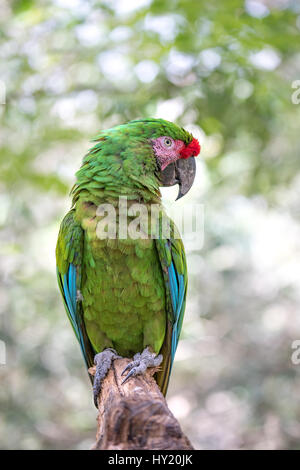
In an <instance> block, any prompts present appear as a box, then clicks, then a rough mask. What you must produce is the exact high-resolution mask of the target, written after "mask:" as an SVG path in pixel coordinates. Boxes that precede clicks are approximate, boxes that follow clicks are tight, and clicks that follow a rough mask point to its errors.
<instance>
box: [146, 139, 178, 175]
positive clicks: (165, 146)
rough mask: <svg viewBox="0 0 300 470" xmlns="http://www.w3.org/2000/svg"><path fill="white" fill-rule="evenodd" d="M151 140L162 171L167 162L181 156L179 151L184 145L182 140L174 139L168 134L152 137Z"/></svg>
mask: <svg viewBox="0 0 300 470" xmlns="http://www.w3.org/2000/svg"><path fill="white" fill-rule="evenodd" d="M151 142H152V147H153V150H154V153H155V155H156V158H157V160H158V161H159V163H160V167H161V170H162V171H163V170H164V169H165V168H166V167H167V166H168V165H169V163H172V162H175V161H176V160H178V159H179V158H181V155H180V153H181V151H182V150H183V148H184V147H185V145H184V143H183V142H182V140H174V139H172V138H171V137H168V136H162V137H158V138H157V139H153V140H152V141H151Z"/></svg>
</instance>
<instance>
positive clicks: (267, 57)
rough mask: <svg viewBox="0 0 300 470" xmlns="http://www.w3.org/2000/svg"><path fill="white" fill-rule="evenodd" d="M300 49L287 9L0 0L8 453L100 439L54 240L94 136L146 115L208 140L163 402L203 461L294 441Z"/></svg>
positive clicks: (299, 369) (3, 389) (299, 283)
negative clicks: (205, 455) (179, 330)
mask: <svg viewBox="0 0 300 470" xmlns="http://www.w3.org/2000/svg"><path fill="white" fill-rule="evenodd" d="M299 46H300V3H299V1H296V0H294V1H293V0H255V1H254V0H247V1H242V0H227V1H226V2H221V1H216V0H210V1H202V0H197V1H195V0H152V1H151V0H130V1H129V0H115V1H112V0H106V1H96V0H90V1H88V0H53V1H48V0H40V1H33V0H14V1H8V0H0V80H1V84H2V85H1V86H2V88H1V89H2V99H1V101H2V104H1V105H0V123H1V124H0V180H1V182H0V191H1V194H0V226H1V233H0V241H1V242H0V256H1V259H0V276H1V283H0V340H1V347H2V353H3V348H4V344H5V347H6V364H5V365H0V380H1V385H0V448H2V449H87V448H89V447H90V445H91V444H92V443H93V440H94V436H95V429H96V422H95V418H96V412H95V409H94V406H93V403H92V397H91V391H90V384H89V380H88V377H87V374H86V371H85V369H84V364H83V360H82V358H81V354H80V350H79V346H78V345H77V343H76V341H75V337H74V335H73V331H72V329H71V327H70V325H69V323H68V319H67V317H66V314H65V312H64V309H63V305H62V302H61V299H60V296H59V292H58V288H57V286H56V277H55V258H54V250H55V244H56V237H57V233H58V228H59V223H60V220H61V218H62V216H63V214H64V213H65V212H66V211H67V210H68V208H69V206H70V199H69V197H68V191H69V189H70V187H71V186H72V184H73V182H74V173H75V171H76V170H77V169H78V167H79V165H80V162H81V159H82V157H83V155H84V154H85V153H86V151H87V150H88V148H89V146H90V144H89V141H90V139H91V138H92V137H93V136H94V135H95V134H97V133H98V131H99V130H101V129H105V128H107V127H111V126H113V125H115V124H119V123H122V122H126V121H128V120H130V119H134V118H137V117H149V116H155V117H162V118H166V119H169V120H171V121H175V122H177V123H179V124H180V125H183V126H185V127H186V128H187V129H189V130H191V131H192V132H193V133H194V135H195V136H196V137H198V138H199V140H200V142H201V145H202V152H201V156H200V157H199V158H198V161H197V179H196V184H195V185H194V187H193V189H192V190H191V191H190V193H189V195H188V196H186V198H184V199H185V201H183V200H182V201H180V202H178V204H190V203H197V204H202V205H203V208H204V239H203V237H202V234H199V236H198V237H197V236H187V237H185V238H186V240H185V242H186V248H187V258H188V267H189V273H190V290H189V297H188V303H187V310H186V317H185V322H184V327H183V334H182V340H181V342H180V345H179V347H178V352H177V357H176V361H175V365H174V369H173V375H172V380H171V384H170V388H169V392H168V403H169V405H170V408H171V409H172V411H173V412H174V414H175V415H176V417H177V418H178V419H179V421H180V423H181V425H182V427H183V429H184V431H185V432H186V434H187V435H188V436H189V437H190V439H191V441H192V443H193V444H194V446H195V448H197V449H295V448H299V447H300V446H299V442H300V393H299V391H300V365H296V364H293V363H292V360H291V356H292V353H293V349H292V343H293V341H295V340H297V339H300V221H299V219H300V162H299V158H300V156H299V150H300V132H299V119H300V104H299V105H297V103H293V102H292V101H293V100H292V94H293V93H295V92H296V90H294V89H293V88H292V85H293V82H294V81H295V80H298V79H300V47H299ZM3 85H5V87H6V94H5V95H6V96H4V93H3ZM294 85H295V84H294ZM299 98H300V94H299ZM294 101H295V100H294ZM296 101H297V100H296ZM175 192H176V190H175ZM173 196H174V193H172V189H170V190H168V191H164V198H165V200H166V202H167V203H168V201H172V200H173V199H174V197H173ZM176 204H177V203H176ZM177 207H178V206H177ZM2 358H3V354H2Z"/></svg>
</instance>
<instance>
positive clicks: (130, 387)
mask: <svg viewBox="0 0 300 470" xmlns="http://www.w3.org/2000/svg"><path fill="white" fill-rule="evenodd" d="M129 362H130V361H129V359H118V360H116V361H114V362H113V365H112V367H111V369H110V371H109V372H108V374H107V376H106V378H105V380H104V381H103V384H102V390H101V394H100V396H99V398H98V409H99V413H98V418H97V421H98V430H97V436H96V443H95V444H94V446H93V449H94V450H103V449H110V450H132V449H135V450H137V449H150V450H162V449H167V450H170V449H174V450H175V449H176V450H178V449H182V450H188V449H193V447H192V445H191V443H190V442H189V440H188V438H187V437H186V436H185V435H184V434H183V432H182V430H181V428H180V425H179V423H178V421H177V420H176V419H175V418H174V416H173V414H172V413H171V411H170V410H169V408H168V406H167V403H166V400H165V398H164V396H163V395H162V393H161V392H160V390H159V388H158V386H157V384H156V382H155V380H154V379H153V377H152V376H153V374H154V373H155V372H156V370H157V369H155V368H152V369H148V370H147V372H146V374H145V375H144V376H137V377H131V378H130V379H129V380H128V382H126V383H125V384H123V385H121V382H122V380H123V378H124V376H123V377H121V373H122V370H123V369H124V368H125V367H126V365H127V364H128V363H129ZM90 372H91V373H93V372H94V368H91V369H90Z"/></svg>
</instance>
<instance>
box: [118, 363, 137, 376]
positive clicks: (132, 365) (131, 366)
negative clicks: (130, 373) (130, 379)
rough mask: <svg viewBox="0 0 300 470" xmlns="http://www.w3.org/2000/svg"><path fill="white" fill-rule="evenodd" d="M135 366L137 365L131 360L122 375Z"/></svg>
mask: <svg viewBox="0 0 300 470" xmlns="http://www.w3.org/2000/svg"><path fill="white" fill-rule="evenodd" d="M134 366H135V364H134V363H133V362H129V364H127V366H126V367H125V369H123V371H122V374H121V375H124V374H125V372H126V371H127V370H131V369H132V368H133V367H134Z"/></svg>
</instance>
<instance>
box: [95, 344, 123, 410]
mask: <svg viewBox="0 0 300 470" xmlns="http://www.w3.org/2000/svg"><path fill="white" fill-rule="evenodd" d="M120 358H121V356H118V354H117V352H116V351H115V350H114V349H112V348H107V349H104V351H102V352H101V353H99V354H96V356H95V357H94V363H95V364H96V373H95V376H94V385H93V395H94V403H95V406H96V408H98V396H99V394H100V391H101V385H102V381H103V379H105V377H106V375H107V373H108V371H109V369H110V368H111V364H112V362H113V361H114V360H115V359H120Z"/></svg>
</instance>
